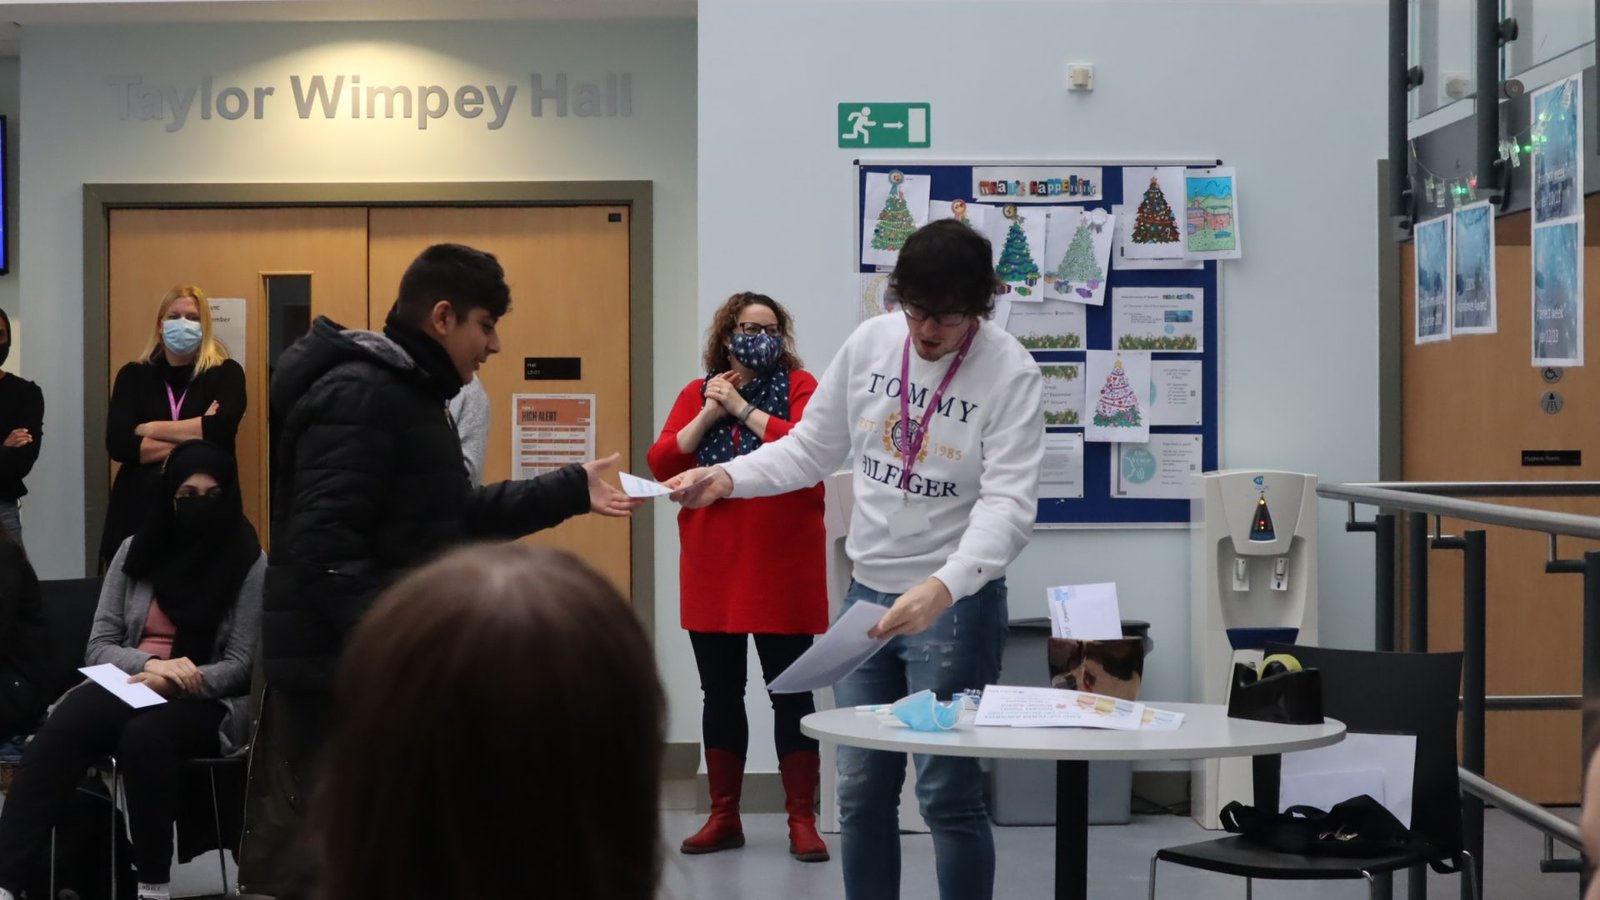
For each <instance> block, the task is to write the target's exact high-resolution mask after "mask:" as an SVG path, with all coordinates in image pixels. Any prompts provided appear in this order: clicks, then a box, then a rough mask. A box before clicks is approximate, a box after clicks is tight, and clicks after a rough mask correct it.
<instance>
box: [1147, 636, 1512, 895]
mask: <svg viewBox="0 0 1600 900" xmlns="http://www.w3.org/2000/svg"><path fill="white" fill-rule="evenodd" d="M1266 652H1267V653H1269V654H1270V653H1291V654H1293V655H1294V656H1295V657H1296V658H1298V659H1299V660H1300V662H1301V664H1302V665H1304V666H1305V667H1306V668H1316V669H1320V670H1321V671H1322V694H1323V713H1324V714H1325V715H1327V716H1328V717H1329V718H1334V719H1338V720H1340V721H1341V722H1344V723H1345V726H1346V727H1347V729H1348V731H1349V733H1352V734H1403V735H1414V736H1415V737H1416V739H1417V754H1416V768H1415V770H1414V781H1413V786H1412V802H1411V807H1412V811H1411V833H1412V834H1413V835H1415V836H1417V837H1420V838H1422V839H1423V840H1425V841H1427V843H1428V844H1429V845H1431V847H1432V848H1433V849H1434V850H1435V851H1437V852H1438V853H1439V854H1441V855H1443V856H1444V857H1445V858H1446V859H1448V860H1449V861H1450V863H1451V864H1452V866H1453V868H1454V871H1457V872H1461V873H1462V877H1463V878H1467V879H1470V882H1469V883H1470V885H1471V889H1472V894H1473V896H1474V897H1480V895H1479V884H1478V878H1477V861H1476V860H1474V859H1473V858H1472V856H1471V854H1469V853H1468V852H1467V851H1466V850H1465V849H1464V847H1463V846H1462V836H1461V788H1460V781H1459V778H1458V776H1457V774H1456V707H1457V702H1458V701H1457V696H1458V689H1459V687H1460V683H1461V654H1460V653H1380V652H1376V651H1363V650H1330V649H1327V648H1322V647H1297V646H1285V645H1269V646H1268V648H1267V651H1266ZM1281 759H1282V758H1281V757H1279V756H1267V757H1257V758H1256V760H1255V766H1254V778H1253V784H1254V788H1255V803H1256V806H1257V807H1259V808H1266V809H1270V810H1273V811H1276V810H1277V808H1278V774H1279V766H1278V763H1279V762H1280V760H1281ZM1159 862H1170V863H1176V864H1177V865H1180V866H1188V867H1190V868H1195V869H1204V870H1206V871H1208V872H1220V873H1223V874H1226V875H1235V876H1238V877H1241V878H1244V879H1245V897H1246V898H1247V900H1248V898H1249V897H1251V896H1252V893H1253V890H1252V889H1253V884H1254V879H1257V878H1262V879H1273V880H1290V881H1312V880H1338V879H1345V880H1354V879H1365V880H1366V881H1367V883H1368V885H1369V887H1370V892H1371V895H1372V897H1373V898H1374V900H1379V898H1387V897H1390V896H1393V890H1394V873H1395V872H1397V871H1399V870H1401V869H1410V868H1413V867H1417V866H1422V865H1424V864H1426V863H1427V859H1426V858H1425V857H1424V856H1423V855H1422V854H1421V853H1417V852H1407V853H1392V854H1389V855H1385V856H1372V857H1332V856H1302V855H1297V854H1289V853H1280V852H1278V851H1276V850H1273V849H1271V848H1269V847H1266V846H1264V845H1262V844H1260V843H1256V842H1254V841H1251V840H1248V839H1246V838H1244V837H1238V836H1234V837H1226V838H1222V839H1220V840H1211V841H1202V842H1200V843H1197V844H1187V845H1184V846H1181V847H1167V848H1165V849H1162V850H1158V851H1156V855H1155V856H1154V857H1152V858H1151V859H1150V898H1151V900H1155V896H1156V865H1157V863H1159ZM1480 900H1481V897H1480Z"/></svg>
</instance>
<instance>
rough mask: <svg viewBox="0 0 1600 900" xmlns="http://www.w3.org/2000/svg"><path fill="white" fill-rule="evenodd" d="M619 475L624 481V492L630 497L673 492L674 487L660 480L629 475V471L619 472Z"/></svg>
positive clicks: (659, 495)
mask: <svg viewBox="0 0 1600 900" xmlns="http://www.w3.org/2000/svg"><path fill="white" fill-rule="evenodd" d="M617 476H618V478H619V479H621V481H622V492H623V493H625V494H627V495H628V496H629V497H665V496H666V495H668V494H670V493H672V488H669V487H667V486H666V485H664V484H662V483H661V482H659V481H651V480H650V479H648V478H640V477H639V476H637V475H629V474H628V473H627V472H618V473H617Z"/></svg>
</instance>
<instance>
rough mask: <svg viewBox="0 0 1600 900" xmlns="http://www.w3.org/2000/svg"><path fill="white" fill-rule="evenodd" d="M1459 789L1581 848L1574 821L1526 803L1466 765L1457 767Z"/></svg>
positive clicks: (1537, 805)
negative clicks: (1471, 770) (1459, 782)
mask: <svg viewBox="0 0 1600 900" xmlns="http://www.w3.org/2000/svg"><path fill="white" fill-rule="evenodd" d="M1457 772H1458V773H1459V774H1460V776H1461V789H1462V790H1464V791H1466V792H1468V793H1470V794H1472V795H1473V796H1474V797H1477V798H1479V799H1481V800H1485V801H1487V802H1489V803H1493V804H1494V805H1495V807H1496V808H1497V809H1500V810H1502V811H1504V812H1505V813H1507V814H1508V815H1510V816H1511V817H1512V818H1514V819H1521V820H1522V821H1523V822H1526V823H1527V824H1529V825H1532V826H1533V827H1534V828H1537V829H1539V830H1540V831H1542V832H1544V833H1545V834H1548V835H1549V836H1551V837H1553V838H1555V839H1556V840H1558V841H1560V842H1561V843H1563V844H1566V845H1567V846H1568V847H1571V848H1572V849H1574V850H1578V851H1580V852H1581V851H1582V850H1583V834H1582V833H1581V832H1580V831H1579V829H1578V823H1576V822H1568V821H1567V820H1566V819H1563V818H1561V817H1560V816H1558V815H1556V814H1555V813H1553V812H1551V811H1550V810H1548V809H1545V808H1544V807H1542V806H1540V805H1539V804H1537V803H1530V802H1528V801H1527V800H1524V799H1522V798H1521V797H1518V796H1517V795H1516V794H1513V793H1511V792H1510V791H1508V790H1506V789H1505V788H1503V787H1501V786H1499V785H1498V784H1495V783H1494V782H1492V781H1489V780H1487V779H1485V778H1483V777H1482V776H1480V775H1477V774H1475V773H1473V772H1469V771H1467V770H1466V769H1458V770H1457Z"/></svg>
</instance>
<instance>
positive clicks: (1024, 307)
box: [995, 294, 1089, 350]
mask: <svg viewBox="0 0 1600 900" xmlns="http://www.w3.org/2000/svg"><path fill="white" fill-rule="evenodd" d="M1006 296H1008V297H1009V296H1010V295H1009V294H1008V295H1006ZM1001 303H1006V304H1007V306H1008V307H1009V309H1010V314H1009V315H1008V316H1007V317H1006V320H1005V326H1004V327H1005V329H1006V331H1008V332H1010V333H1011V334H1012V335H1014V336H1015V337H1016V339H1017V343H1019V344H1021V345H1022V346H1024V347H1027V348H1028V349H1029V350H1081V349H1083V347H1084V344H1085V343H1087V340H1086V337H1085V336H1086V334H1087V333H1088V330H1089V308H1088V307H1087V306H1084V305H1083V304H1082V303H1072V302H1070V301H1067V300H1046V301H1044V302H1043V303H1016V304H1011V303H1010V302H1009V301H1007V300H1004V299H1001V300H999V301H997V302H996V304H995V305H996V307H998V306H999V305H1000V304H1001ZM996 318H998V316H996Z"/></svg>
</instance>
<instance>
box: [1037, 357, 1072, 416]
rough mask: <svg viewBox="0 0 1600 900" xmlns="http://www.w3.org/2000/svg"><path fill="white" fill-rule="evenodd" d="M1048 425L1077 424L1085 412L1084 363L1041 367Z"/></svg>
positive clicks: (1043, 398) (1042, 395)
mask: <svg viewBox="0 0 1600 900" xmlns="http://www.w3.org/2000/svg"><path fill="white" fill-rule="evenodd" d="M1039 374H1040V375H1042V376H1044V377H1043V381H1042V390H1041V399H1042V405H1043V407H1044V423H1045V424H1046V425H1077V424H1079V423H1080V421H1081V419H1082V412H1083V363H1061V364H1058V365H1044V366H1040V367H1039Z"/></svg>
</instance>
